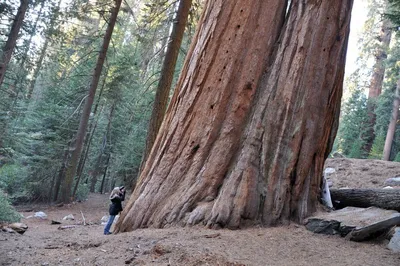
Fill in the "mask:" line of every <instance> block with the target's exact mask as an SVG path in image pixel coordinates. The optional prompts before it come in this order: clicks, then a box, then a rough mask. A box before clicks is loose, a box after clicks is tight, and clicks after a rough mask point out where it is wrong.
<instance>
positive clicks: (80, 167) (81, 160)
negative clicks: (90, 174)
mask: <svg viewBox="0 0 400 266" xmlns="http://www.w3.org/2000/svg"><path fill="white" fill-rule="evenodd" d="M107 75H108V68H107V70H106V74H105V77H104V79H103V83H102V85H101V88H100V92H99V97H98V98H97V101H96V104H95V106H94V110H93V115H96V114H97V109H98V107H99V104H100V100H101V96H102V94H103V91H104V87H105V84H106V79H107ZM103 107H104V105H103V106H102V107H101V109H100V114H99V115H98V116H97V119H96V122H95V123H94V124H93V123H90V125H89V130H88V132H87V133H86V136H85V142H84V143H83V151H82V154H81V157H80V158H79V163H78V168H77V176H78V178H77V179H76V182H75V187H74V190H73V192H72V197H73V198H75V195H76V191H77V190H78V186H79V183H80V181H81V179H82V174H83V169H84V168H85V164H86V159H87V157H88V155H89V149H90V145H91V143H92V139H93V136H94V133H95V131H96V128H97V123H98V122H99V119H100V115H101V113H102V112H103ZM92 128H93V130H92Z"/></svg>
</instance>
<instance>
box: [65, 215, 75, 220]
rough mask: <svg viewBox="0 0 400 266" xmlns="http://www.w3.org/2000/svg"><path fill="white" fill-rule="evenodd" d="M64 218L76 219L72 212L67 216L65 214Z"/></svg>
mask: <svg viewBox="0 0 400 266" xmlns="http://www.w3.org/2000/svg"><path fill="white" fill-rule="evenodd" d="M63 220H72V221H73V220H75V217H74V216H73V215H72V214H68V215H67V216H65V217H64V218H63Z"/></svg>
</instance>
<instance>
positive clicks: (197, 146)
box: [192, 144, 200, 154]
mask: <svg viewBox="0 0 400 266" xmlns="http://www.w3.org/2000/svg"><path fill="white" fill-rule="evenodd" d="M199 148H200V145H199V144H197V145H196V146H194V147H193V148H192V154H194V153H196V152H197V150H198V149H199Z"/></svg>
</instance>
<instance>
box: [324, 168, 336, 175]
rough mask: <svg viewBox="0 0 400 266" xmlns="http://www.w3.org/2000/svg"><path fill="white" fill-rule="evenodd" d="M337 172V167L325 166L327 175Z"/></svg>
mask: <svg viewBox="0 0 400 266" xmlns="http://www.w3.org/2000/svg"><path fill="white" fill-rule="evenodd" d="M335 172H336V170H335V168H331V167H328V168H325V170H324V174H325V175H329V174H333V173H335Z"/></svg>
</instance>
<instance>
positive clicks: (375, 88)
mask: <svg viewBox="0 0 400 266" xmlns="http://www.w3.org/2000/svg"><path fill="white" fill-rule="evenodd" d="M391 37H392V29H391V23H390V21H389V19H384V20H383V24H382V28H381V32H380V36H379V40H380V46H379V47H378V48H377V50H376V51H375V65H374V69H373V72H372V78H371V83H370V86H369V90H368V106H367V109H368V119H369V123H368V130H367V133H366V134H367V135H366V144H365V147H364V150H365V152H366V154H369V153H370V151H371V148H372V144H373V142H374V139H375V130H374V126H375V121H376V114H375V105H376V100H377V99H378V97H379V95H381V92H382V86H383V78H384V76H385V60H386V58H387V52H388V49H389V45H390V40H391Z"/></svg>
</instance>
